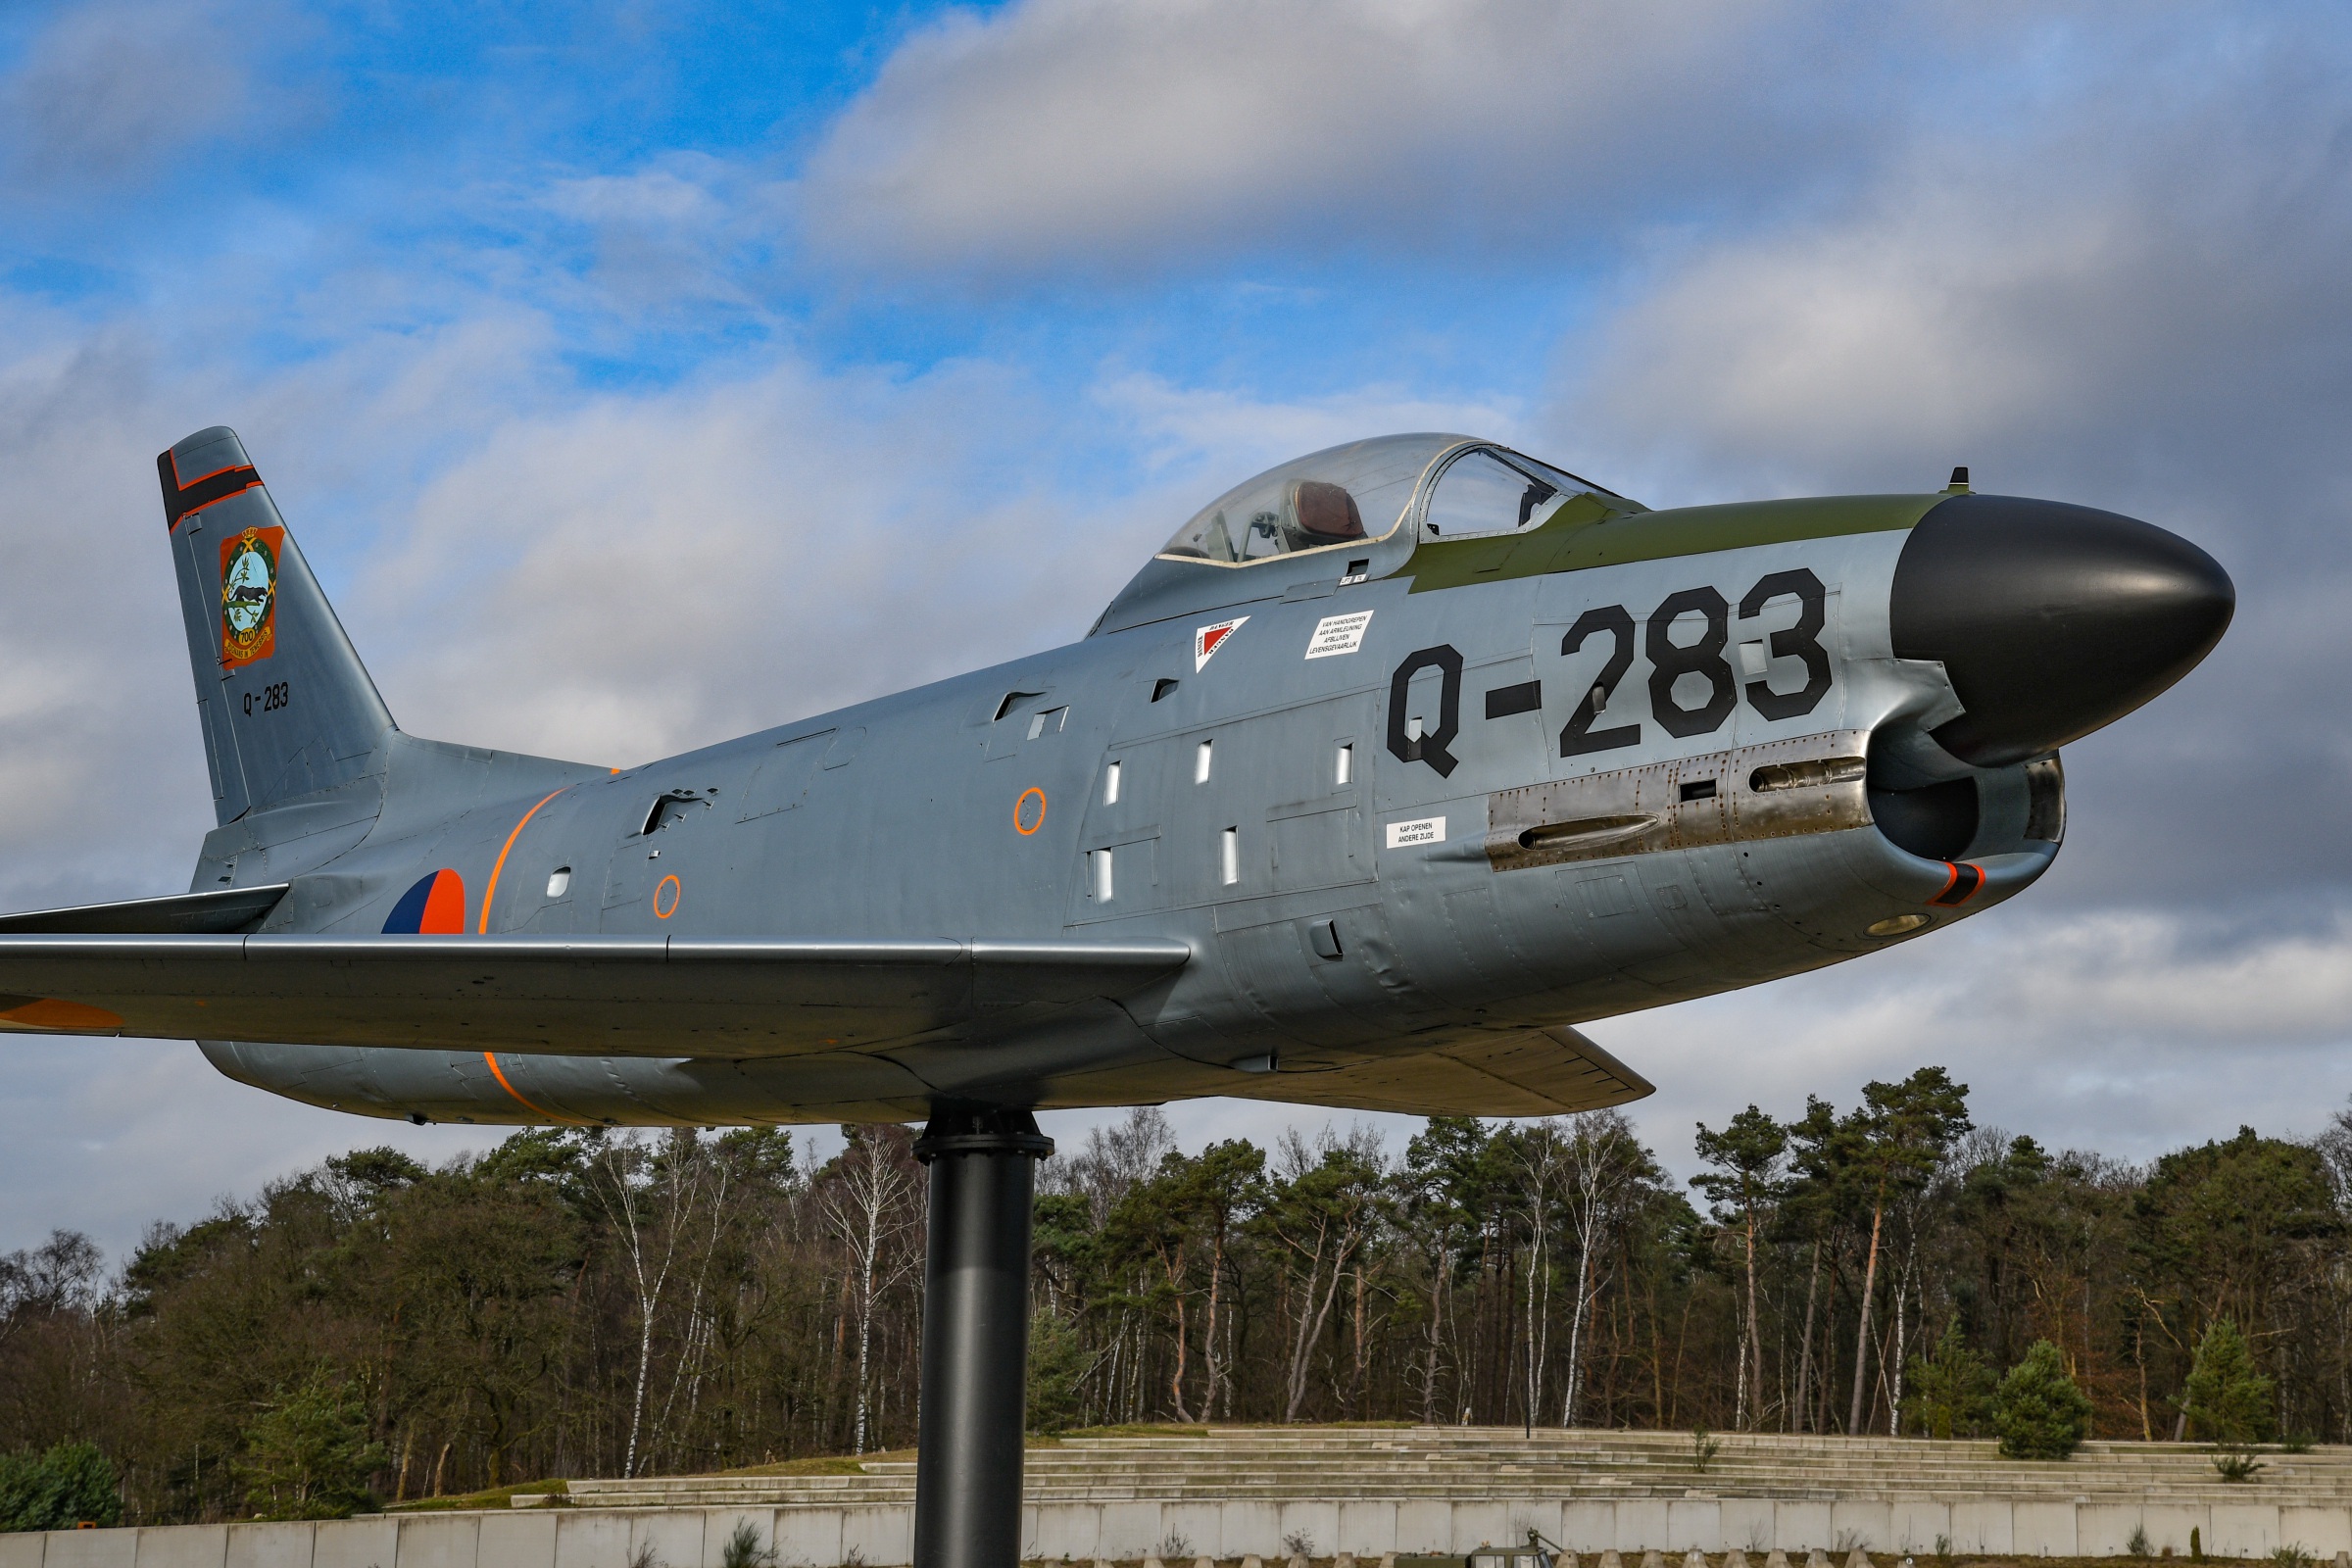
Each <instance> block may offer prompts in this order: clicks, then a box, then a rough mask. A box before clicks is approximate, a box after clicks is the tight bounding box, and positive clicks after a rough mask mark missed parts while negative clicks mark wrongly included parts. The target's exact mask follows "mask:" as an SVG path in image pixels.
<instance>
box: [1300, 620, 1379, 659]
mask: <svg viewBox="0 0 2352 1568" xmlns="http://www.w3.org/2000/svg"><path fill="white" fill-rule="evenodd" d="M1371 624H1372V612H1370V611H1369V610H1358V611H1356V612H1354V613H1351V614H1346V615H1325V616H1324V617H1323V618H1322V619H1321V620H1318V621H1316V622H1315V634H1314V635H1313V636H1312V637H1309V638H1308V639H1307V640H1306V657H1307V658H1309V659H1335V658H1337V657H1338V656H1340V655H1341V654H1352V653H1354V652H1355V651H1356V650H1357V649H1358V648H1361V647H1363V646H1364V628H1365V627H1366V626H1369V625H1371Z"/></svg>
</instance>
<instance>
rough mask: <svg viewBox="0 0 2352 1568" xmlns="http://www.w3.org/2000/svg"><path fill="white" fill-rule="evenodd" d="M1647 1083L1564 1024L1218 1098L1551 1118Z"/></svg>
mask: <svg viewBox="0 0 2352 1568" xmlns="http://www.w3.org/2000/svg"><path fill="white" fill-rule="evenodd" d="M1653 1087H1654V1086H1653V1085H1651V1084H1650V1082H1649V1081H1648V1080H1647V1079H1645V1078H1643V1077H1642V1075H1641V1074H1640V1073H1638V1072H1635V1071H1634V1070H1633V1069H1632V1068H1631V1067H1628V1066H1627V1065H1626V1064H1625V1063H1623V1062H1621V1061H1619V1060H1618V1059H1617V1058H1616V1057H1615V1056H1612V1055H1610V1054H1608V1053H1607V1052H1605V1051H1603V1050H1601V1049H1600V1047H1598V1046H1596V1045H1594V1044H1593V1042H1592V1041H1590V1040H1588V1039H1586V1038H1585V1037H1584V1035H1582V1034H1581V1033H1579V1032H1578V1031H1576V1030H1574V1029H1570V1028H1566V1027H1564V1026H1558V1025H1554V1026H1550V1027H1546V1028H1540V1029H1511V1030H1481V1031H1478V1032H1476V1033H1473V1034H1469V1035H1466V1036H1461V1037H1457V1038H1455V1039H1452V1040H1449V1041H1447V1042H1446V1044H1443V1045H1440V1046H1437V1047H1435V1048H1434V1049H1432V1050H1429V1051H1424V1052H1418V1053H1415V1054H1411V1055H1387V1056H1381V1057H1379V1058H1376V1059H1374V1060H1370V1061H1359V1062H1355V1063H1352V1064H1350V1065H1348V1066H1342V1067H1334V1068H1331V1069H1329V1070H1327V1071H1319V1072H1288V1071H1286V1072H1278V1073H1271V1074H1265V1075H1261V1076H1258V1077H1255V1078H1251V1079H1250V1080H1248V1081H1247V1082H1245V1083H1244V1084H1242V1085H1241V1086H1239V1087H1236V1088H1231V1089H1226V1090H1224V1091H1223V1093H1226V1094H1229V1095H1238V1096H1242V1097H1245V1098H1248V1099H1253V1100H1281V1101H1292V1102H1297V1103H1301V1104H1309V1105H1330V1106H1333V1107H1335V1108H1341V1109H1348V1110H1394V1111H1402V1112H1404V1113H1406V1114H1409V1115H1415V1116H1556V1115H1561V1114H1565V1113H1567V1112H1569V1111H1578V1110H1597V1109H1599V1108H1601V1107H1602V1106H1604V1105H1622V1104H1625V1103H1629V1102H1631V1101H1636V1100H1640V1099H1642V1097H1643V1096H1645V1095H1648V1094H1650V1093H1651V1092H1652V1090H1653Z"/></svg>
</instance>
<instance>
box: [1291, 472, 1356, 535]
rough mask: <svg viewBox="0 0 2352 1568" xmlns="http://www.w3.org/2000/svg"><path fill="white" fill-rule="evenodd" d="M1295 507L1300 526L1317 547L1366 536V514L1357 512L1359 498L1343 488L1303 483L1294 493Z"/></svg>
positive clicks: (1309, 481) (1320, 482)
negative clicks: (1311, 536)
mask: <svg viewBox="0 0 2352 1568" xmlns="http://www.w3.org/2000/svg"><path fill="white" fill-rule="evenodd" d="M1291 506H1292V509H1293V511H1295V512H1296V513H1297V514H1298V516H1299V527H1300V528H1302V529H1304V530H1305V531H1306V532H1307V533H1309V534H1312V535H1313V536H1314V539H1315V542H1316V543H1317V544H1326V545H1330V544H1339V543H1342V542H1343V541H1345V540H1348V539H1361V538H1362V537H1363V536H1364V515H1363V514H1362V513H1360V512H1358V511H1356V509H1355V497H1353V496H1351V495H1349V494H1348V491H1347V490H1346V488H1345V487H1343V486H1341V485H1336V484H1332V483H1330V482H1328V481H1326V480H1323V479H1301V480H1299V487H1298V488H1297V489H1296V490H1293V491H1292V492H1291Z"/></svg>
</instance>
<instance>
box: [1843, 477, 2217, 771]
mask: <svg viewBox="0 0 2352 1568" xmlns="http://www.w3.org/2000/svg"><path fill="white" fill-rule="evenodd" d="M2236 608H2237V590H2236V589H2235V588H2234V587H2232V586H2231V585H2230V582H2229V573H2228V572H2226V571H2224V570H2222V568H2221V565H2220V564H2218V563H2217V562H2215V560H2214V559H2213V558H2212V557H2211V556H2209V555H2207V554H2206V553H2205V552H2204V551H2202V550H2199V549H2198V548H2197V547H2196V546H2195V545H2192V544H2190V543H2189V542H2188V541H2187V540H2185V539H2182V538H2180V536H2179V535H2177V534H2170V533H2167V532H2165V531H2164V530H2163V529H2162V528H2158V527H2154V526H2152V525H2150V524H2148V523H2144V522H2139V521H2136V520H2134V519H2132V518H2131V517H2125V516H2119V515H2116V514H2115V513H2112V512H2097V511H2093V510H2092V509H2091V508H2089V507H2072V506H2068V505H2066V504H2065V503H2063V502H2057V501H2026V500H2020V499H2018V498H2016V497H2013V496H1954V497H1953V498H1952V499H1951V500H1949V501H1946V502H1943V503H1942V504H1941V505H1939V506H1937V507H1936V508H1935V509H1934V510H1933V511H1931V512H1930V513H1929V514H1928V515H1927V516H1925V517H1923V518H1922V519H1920V522H1919V525H1918V526H1917V527H1915V528H1913V529H1912V530H1911V538H1910V541H1909V542H1908V543H1907V544H1905V545H1904V546H1903V553H1902V556H1901V558H1900V560H1898V561H1897V562H1896V564H1895V568H1894V596H1893V602H1892V605H1891V607H1890V613H1891V619H1892V622H1893V626H1892V629H1893V632H1894V654H1895V657H1896V658H1898V659H1934V660H1940V661H1942V662H1943V667H1944V672H1945V673H1946V674H1947V675H1949V676H1950V677H1951V682H1952V689H1953V691H1954V692H1956V693H1957V694H1958V695H1959V698H1960V701H1961V703H1962V704H1963V705H1965V706H1966V708H1967V710H1968V711H1967V712H1965V713H1963V714H1961V715H1960V716H1959V717H1958V718H1955V719H1953V720H1951V721H1950V722H1949V723H1946V724H1944V725H1941V726H1940V727H1938V728H1937V729H1936V731H1935V736H1936V742H1937V744H1939V745H1940V746H1942V747H1943V749H1944V750H1945V751H1947V752H1949V753H1951V754H1952V755H1953V756H1954V757H1957V758H1959V759H1960V760H1962V761H1964V762H1973V763H1975V764H1976V765H1977V766H1979V767H1999V766H2002V765H2004V764H2006V763H2009V762H2020V761H2024V760H2026V759H2028V758H2031V757H2039V756H2041V755H2042V754H2044V753H2046V752H2054V751H2056V750H2057V749H2058V748H2059V747H2061V746H2063V745H2065V744H2066V743H2067V742H2069V741H2072V740H2075V739H2077V738H2079V737H2081V736H2083V735H2087V734H2089V733H2090V732H2091V731H2092V730H2094V729H2097V728H2099V727H2100V726H2101V725H2103V724H2109V723H2113V722H2114V721H2115V720H2116V719H2119V718H2121V717H2123V716H2124V715H2125V714H2126V713H2129V712H2130V711H2131V710H2133V709H2134V708H2137V707H2138V706H2139V705H2140V704H2142V703H2144V702H2146V701H2147V700H2148V699H2149V698H2151V697H2154V696H2155V695H2156V694H2157V693H2158V692H2161V691H2163V690H2164V689H2165V688H2166V687H2167V686H2170V685H2171V684H2172V683H2173V682H2175V681H2177V680H2179V679H2180V677H2181V676H2183V675H2185V674H2187V673H2188V672H2189V671H2190V670H2191V669H2194V668H2195V667H2196V665H2197V662H2198V661H2199V660H2201V659H2203V658H2204V657H2205V655H2206V654H2207V653H2208V652H2210V651H2211V650H2212V648H2213V645H2214V644H2215V643H2217V642H2219V641H2221V638H2222V633H2223V631H2224V630H2226V629H2227V628H2228V627H2229V615H2230V613H2231V612H2232V611H2234V610H2235V609H2236Z"/></svg>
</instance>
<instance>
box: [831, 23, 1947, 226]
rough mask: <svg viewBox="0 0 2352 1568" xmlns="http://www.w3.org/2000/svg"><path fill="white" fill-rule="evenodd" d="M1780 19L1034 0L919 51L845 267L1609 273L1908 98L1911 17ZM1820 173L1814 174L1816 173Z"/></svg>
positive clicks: (861, 111)
mask: <svg viewBox="0 0 2352 1568" xmlns="http://www.w3.org/2000/svg"><path fill="white" fill-rule="evenodd" d="M1833 10H1834V15H1833V16H1832V17H1823V16H1821V15H1820V14H1819V13H1818V12H1817V11H1813V10H1809V9H1808V8H1803V7H1797V6H1792V5H1785V4H1780V3H1777V0H1775V3H1768V4H1761V5H1755V4H1735V3H1730V0H1675V3H1669V4H1660V5H1649V6H1632V7H1629V6H1611V5H1599V4H1590V3H1584V4H1560V3H1557V0H1444V3H1440V4H1434V5H1433V4H1419V3H1405V0H1384V3H1378V4H1370V5H1365V4H1353V3H1343V0H1320V3H1308V4H1296V5H1282V6H1266V5H1258V4H1254V3H1252V0H1021V3H1019V4H1016V5H1013V6H1010V7H1008V8H1006V9H1005V10H1004V11H1001V12H997V13H993V14H990V15H987V16H980V15H974V14H969V13H956V14H954V15H952V16H950V17H949V18H948V19H947V20H945V21H943V22H941V23H938V24H936V25H932V26H930V27H927V28H925V29H923V30H922V31H919V32H917V33H916V34H915V35H914V36H913V37H911V38H909V39H908V40H907V42H906V43H905V44H903V45H902V46H901V47H900V48H899V49H898V51H897V52H896V53H895V54H894V55H893V56H892V57H891V58H890V59H889V61H888V62H887V63H886V64H885V65H884V67H883V69H882V71H881V73H880V75H879V76H878V78H877V79H876V81H875V82H874V84H873V85H872V86H871V87H870V88H869V89H868V90H867V91H866V92H865V93H864V94H863V95H862V96H860V97H859V98H858V100H857V101H856V102H855V103H853V104H852V105H851V106H850V108H849V109H848V110H847V111H846V112H845V113H844V114H843V115H842V116H841V117H840V118H839V120H838V121H836V123H834V124H833V125H832V126H831V127H830V129H829V131H828V133H827V135H826V137H825V139H824V141H823V142H822V143H821V144H820V145H819V146H818V148H817V149H816V151H815V152H814V154H813V155H812V156H811V158H810V159H809V163H808V166H807V170H806V179H805V184H804V188H803V197H804V200H805V202H806V205H807V220H808V231H809V239H810V242H811V243H812V244H813V245H815V246H817V247H819V248H821V249H824V250H826V251H829V252H831V253H832V254H834V255H837V256H841V257H845V258H853V259H858V260H861V261H882V262H885V263H890V264H899V265H907V266H911V267H914V268H918V269H919V268H946V269H951V270H967V269H968V270H978V271H982V272H989V271H999V270H1026V269H1031V268H1043V269H1047V270H1098V271H1104V272H1107V271H1112V270H1117V271H1120V272H1132V271H1133V270H1136V269H1139V268H1140V269H1143V270H1152V269H1153V268H1155V267H1157V266H1159V265H1162V264H1165V263H1167V262H1170V261H1180V262H1181V261H1188V260H1191V259H1194V258H1197V257H1199V256H1201V255H1203V254H1209V255H1214V254H1227V253H1234V252H1252V251H1260V250H1270V249H1274V248H1277V247H1282V248H1287V249H1290V250H1293V251H1296V250H1299V249H1305V250H1307V251H1310V252H1311V251H1334V250H1346V249H1350V248H1353V247H1357V246H1369V247H1371V248H1374V249H1379V250H1392V251H1393V250H1402V251H1406V252H1437V253H1446V252H1464V251H1475V250H1477V249H1479V248H1481V247H1482V246H1484V245H1486V244H1488V243H1490V242H1492V241H1494V240H1495V239H1498V238H1499V239H1502V240H1504V241H1506V242H1523V241H1525V240H1527V239H1528V238H1530V237H1531V236H1534V235H1539V234H1540V235H1544V236H1546V237H1548V238H1550V239H1551V240H1552V241H1554V242H1556V243H1561V244H1563V245H1564V246H1565V248H1566V250H1567V251H1568V253H1569V258H1568V259H1569V260H1570V261H1571V262H1574V261H1577V260H1581V259H1584V258H1583V257H1582V256H1580V255H1579V254H1578V253H1580V252H1583V253H1588V254H1589V253H1590V252H1591V250H1592V249H1593V247H1594V245H1595V244H1596V243H1597V242H1598V241H1599V240H1600V238H1601V236H1600V234H1599V232H1598V231H1597V229H1596V228H1595V227H1594V226H1593V218H1594V216H1595V214H1596V213H1598V212H1600V211H1602V210H1619V209H1627V208H1631V209H1635V210H1642V209H1647V208H1650V207H1651V206H1652V205H1653V204H1655V203H1658V202H1659V201H1660V200H1661V199H1663V200H1665V201H1666V202H1668V203H1669V204H1671V202H1672V201H1673V200H1674V199H1676V198H1678V197H1681V196H1686V195H1688V194H1689V192H1690V191H1691V190H1692V189H1709V190H1717V191H1720V190H1724V189H1727V188H1730V187H1733V186H1737V185H1739V184H1740V183H1742V182H1751V183H1753V182H1760V183H1762V184H1766V185H1780V184H1783V183H1784V182H1785V181H1786V180H1787V179H1788V178H1789V175H1790V174H1791V173H1794V172H1797V171H1798V170H1799V169H1800V168H1802V167H1803V166H1805V165H1808V164H1814V163H1818V162H1820V161H1822V160H1825V159H1827V160H1829V161H1832V162H1835V161H1838V160H1840V159H1842V158H1844V157H1846V156H1848V155H1849V154H1850V153H1852V152H1858V151H1861V150H1862V149H1861V148H1860V147H1859V146H1857V145H1855V144H1850V143H1849V144H1847V145H1846V147H1845V149H1844V150H1840V148H1839V145H1838V139H1837V137H1836V136H1835V134H1834V130H1833V127H1835V126H1837V125H1839V124H1842V123H1846V122H1847V120H1848V117H1850V116H1852V115H1853V114H1854V113H1855V112H1856V110H1857V109H1858V108H1860V107H1861V106H1863V105H1868V104H1880V103H1884V102H1887V101H1888V100H1890V99H1891V98H1892V94H1891V93H1889V92H1888V91H1887V87H1888V86H1889V85H1890V83H1885V82H1883V81H1882V80H1881V79H1880V78H1879V77H1878V76H1877V75H1875V74H1873V73H1867V72H1857V71H1854V70H1853V69H1852V68H1853V67H1854V66H1855V65H1856V64H1857V62H1858V61H1859V60H1861V59H1862V58H1864V57H1866V56H1867V55H1868V54H1869V53H1870V50H1871V47H1872V44H1873V42H1874V40H1877V39H1880V38H1883V37H1885V36H1886V35H1887V34H1888V33H1889V32H1893V31H1897V30H1899V29H1900V27H1901V23H1900V22H1899V21H1898V20H1897V19H1895V18H1894V17H1892V16H1891V15H1889V14H1888V13H1887V10H1886V9H1885V8H1879V7H1865V6H1838V7H1836V8H1833ZM1807 172H1811V171H1809V170H1808V171H1807Z"/></svg>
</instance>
